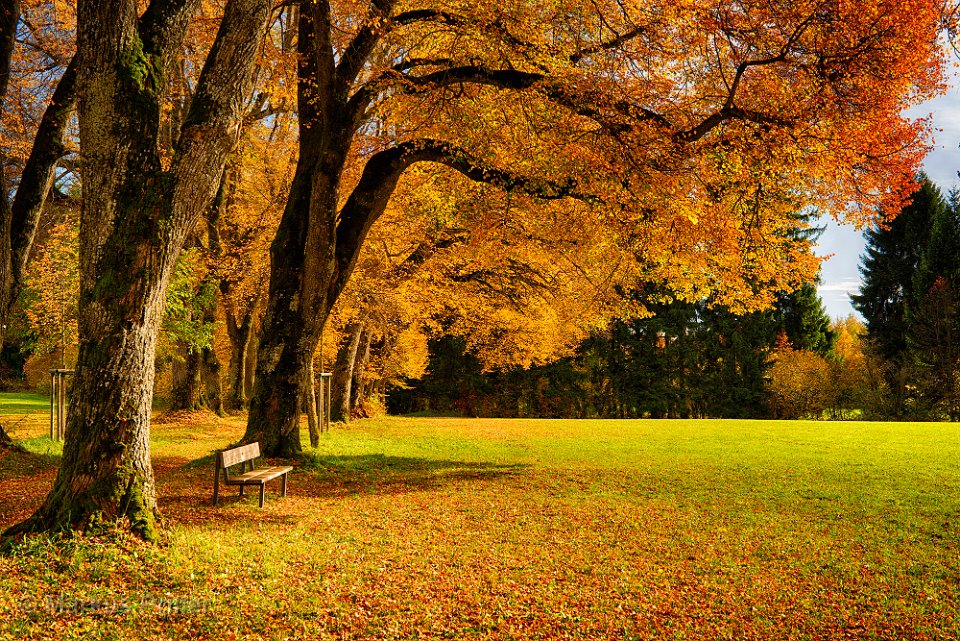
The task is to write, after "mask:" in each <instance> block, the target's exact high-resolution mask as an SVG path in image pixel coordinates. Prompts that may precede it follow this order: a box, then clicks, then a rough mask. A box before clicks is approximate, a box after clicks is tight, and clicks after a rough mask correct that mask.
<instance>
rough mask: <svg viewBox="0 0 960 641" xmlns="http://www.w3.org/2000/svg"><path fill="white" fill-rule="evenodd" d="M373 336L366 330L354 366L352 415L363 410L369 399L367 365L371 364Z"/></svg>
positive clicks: (351, 394) (351, 390)
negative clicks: (355, 411) (358, 410)
mask: <svg viewBox="0 0 960 641" xmlns="http://www.w3.org/2000/svg"><path fill="white" fill-rule="evenodd" d="M372 342H373V335H372V334H371V333H370V330H364V331H363V334H362V338H361V339H360V346H359V349H358V351H357V358H356V361H355V362H354V365H353V376H352V382H351V383H350V413H351V414H352V413H353V412H354V410H357V409H361V408H363V405H364V400H365V399H366V397H367V364H368V363H369V362H370V347H371V343H372Z"/></svg>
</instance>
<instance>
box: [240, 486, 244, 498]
mask: <svg viewBox="0 0 960 641" xmlns="http://www.w3.org/2000/svg"><path fill="white" fill-rule="evenodd" d="M243 488H244V486H243V485H241V486H240V498H243Z"/></svg>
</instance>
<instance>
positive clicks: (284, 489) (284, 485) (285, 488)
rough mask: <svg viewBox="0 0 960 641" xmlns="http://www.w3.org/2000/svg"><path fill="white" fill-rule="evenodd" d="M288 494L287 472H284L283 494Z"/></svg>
mask: <svg viewBox="0 0 960 641" xmlns="http://www.w3.org/2000/svg"><path fill="white" fill-rule="evenodd" d="M286 495H287V473H286V472H284V473H283V496H286Z"/></svg>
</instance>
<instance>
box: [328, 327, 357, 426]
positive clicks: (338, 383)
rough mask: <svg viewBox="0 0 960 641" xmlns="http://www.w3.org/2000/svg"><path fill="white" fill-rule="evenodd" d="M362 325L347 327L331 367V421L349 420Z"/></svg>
mask: <svg viewBox="0 0 960 641" xmlns="http://www.w3.org/2000/svg"><path fill="white" fill-rule="evenodd" d="M362 334H363V325H361V324H360V323H352V324H350V325H348V326H347V336H346V338H345V340H344V341H343V344H342V345H341V346H340V349H339V350H338V351H337V361H336V363H335V364H334V366H333V381H331V384H330V388H331V389H330V419H331V420H333V421H344V422H346V421H349V420H350V409H351V405H350V399H351V390H352V388H353V368H354V365H355V364H356V362H357V352H358V351H359V348H360V338H361V336H362Z"/></svg>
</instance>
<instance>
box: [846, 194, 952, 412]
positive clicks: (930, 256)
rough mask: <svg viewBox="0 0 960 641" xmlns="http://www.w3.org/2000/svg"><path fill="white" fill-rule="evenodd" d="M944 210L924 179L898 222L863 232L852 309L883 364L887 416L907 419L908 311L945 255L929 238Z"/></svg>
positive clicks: (945, 205)
mask: <svg viewBox="0 0 960 641" xmlns="http://www.w3.org/2000/svg"><path fill="white" fill-rule="evenodd" d="M946 210H947V204H946V202H945V201H944V199H943V196H942V194H941V193H940V190H939V189H938V188H937V187H936V185H934V184H933V183H932V182H930V180H929V179H927V178H926V177H922V178H921V182H920V187H919V189H918V190H917V191H916V192H915V193H914V195H913V197H912V198H911V201H910V203H909V204H908V205H907V206H906V207H904V208H903V210H901V212H900V213H899V214H898V215H897V216H896V218H894V219H893V220H892V221H890V222H889V223H887V224H884V225H879V226H877V227H874V228H872V229H869V230H868V231H867V233H866V239H867V248H866V253H865V254H864V255H863V256H862V258H861V261H862V262H861V266H860V273H861V275H862V279H863V284H862V285H861V287H860V293H859V294H858V295H854V296H851V300H852V302H853V307H854V309H856V310H857V311H858V312H860V313H861V314H862V315H863V317H864V319H865V320H866V326H867V339H868V345H869V349H870V350H871V351H872V352H873V353H874V354H875V355H876V356H878V357H880V358H881V359H883V360H884V361H885V362H886V363H887V366H888V367H887V382H888V384H889V387H890V390H891V392H892V398H891V407H890V412H891V414H893V415H894V416H896V417H898V418H902V417H903V416H904V415H905V413H906V409H907V401H908V398H907V379H908V374H909V368H908V366H907V365H908V362H909V360H910V358H911V357H910V354H909V345H908V339H907V337H908V326H909V324H910V320H909V318H908V311H907V309H908V307H909V306H910V305H917V304H919V302H920V301H921V300H922V299H923V293H919V294H918V293H917V292H916V290H915V287H916V286H921V287H922V286H923V284H924V283H927V282H929V283H930V284H931V285H932V283H933V282H934V281H935V280H936V277H935V276H933V272H934V271H936V270H937V269H938V268H939V265H940V262H941V258H942V256H943V253H942V251H941V250H940V249H939V247H940V241H939V240H932V238H936V237H937V236H938V234H939V232H938V234H932V233H931V232H932V230H933V229H934V222H935V221H937V220H939V219H942V218H944V216H945V215H946ZM941 225H942V224H941ZM925 254H926V255H927V258H926V260H925V261H924V255H925ZM928 308H929V307H928Z"/></svg>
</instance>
